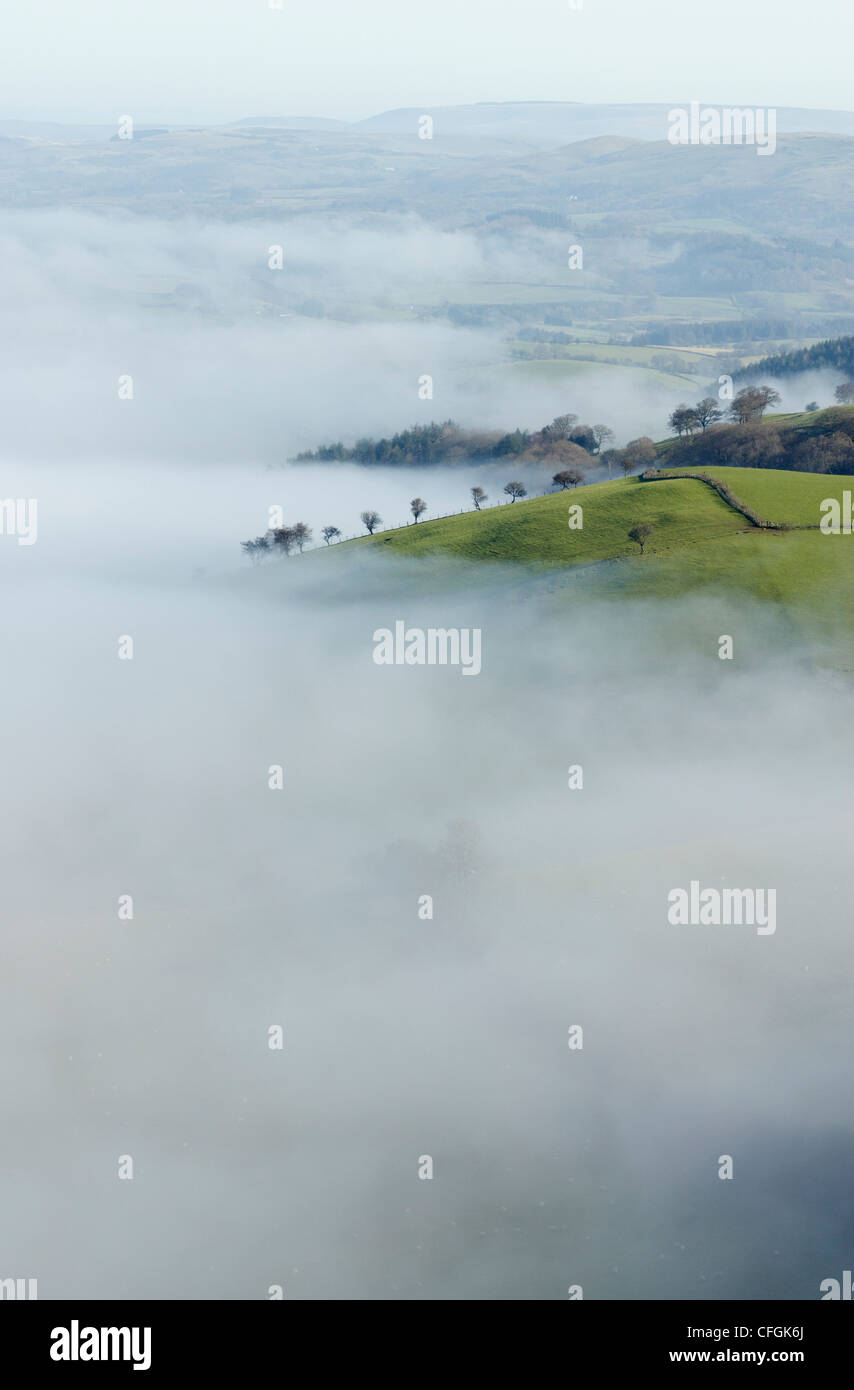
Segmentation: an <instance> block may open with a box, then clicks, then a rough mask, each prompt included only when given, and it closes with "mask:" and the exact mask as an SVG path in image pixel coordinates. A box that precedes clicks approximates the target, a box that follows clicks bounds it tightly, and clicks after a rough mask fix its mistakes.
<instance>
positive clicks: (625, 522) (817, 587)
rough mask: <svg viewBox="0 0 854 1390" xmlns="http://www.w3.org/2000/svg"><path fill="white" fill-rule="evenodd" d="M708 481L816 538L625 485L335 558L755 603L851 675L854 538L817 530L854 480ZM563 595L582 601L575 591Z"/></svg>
mask: <svg viewBox="0 0 854 1390" xmlns="http://www.w3.org/2000/svg"><path fill="white" fill-rule="evenodd" d="M708 471H709V472H710V473H713V474H715V475H716V476H718V477H720V478H721V479H722V481H725V482H727V483H728V484H729V486H730V487H731V488H732V490H733V492H734V493H735V494H736V495H737V496H738V497H739V498H740V500H742V501H744V502H746V503H747V504H748V505H749V506H751V507H752V508H754V509H755V510H756V511H757V512H758V513H759V514H760V515H761V516H763V517H766V518H768V519H770V520H773V521H777V522H780V523H783V524H788V525H792V526H807V527H814V528H816V529H813V530H800V531H773V530H770V531H769V530H760V529H757V528H756V527H754V526H752V525H750V524H749V523H748V522H747V521H746V519H745V518H744V517H742V516H741V515H740V514H739V513H737V512H735V511H733V509H732V508H731V507H730V506H729V505H728V504H727V503H726V502H725V501H724V500H723V499H722V498H721V497H719V496H718V494H717V493H716V492H715V491H714V490H713V489H712V488H710V487H709V486H708V485H707V484H706V483H703V482H701V481H699V480H697V479H693V478H690V477H682V478H679V477H674V478H664V479H661V480H656V481H650V482H642V481H641V480H640V479H639V478H627V479H620V480H619V481H617V482H605V483H595V484H592V485H590V486H587V487H580V488H576V489H574V490H572V491H569V492H558V493H550V494H549V495H548V496H545V497H537V498H532V499H530V500H522V501H518V502H514V503H507V504H505V505H503V506H499V507H492V508H488V509H486V510H484V511H481V512H475V511H471V512H465V513H462V514H460V515H456V516H450V517H444V518H441V519H438V520H435V521H423V522H420V523H419V524H418V525H410V526H405V527H402V528H400V529H399V530H396V531H384V532H382V533H380V534H378V535H376V536H373V537H368V536H365V537H359V538H358V539H356V540H354V541H348V542H345V543H343V544H342V545H341V546H340V547H336V550H338V551H339V552H340V551H348V550H352V549H353V548H364V549H365V550H374V551H377V550H378V551H380V552H381V553H383V554H387V555H400V556H407V557H412V556H424V557H426V556H432V557H439V556H446V557H448V558H449V559H455V560H458V561H477V562H484V561H485V562H492V563H495V564H500V563H502V562H503V563H504V564H512V565H513V566H514V567H520V566H521V567H524V568H525V569H526V570H527V572H528V573H529V574H531V575H534V574H543V573H547V572H549V571H551V572H553V573H554V572H558V573H560V572H562V573H564V574H565V575H567V576H570V575H571V574H572V573H573V572H578V573H579V574H580V573H581V572H584V573H585V574H586V576H587V578H588V579H589V580H591V581H592V584H593V588H592V589H591V586H590V584H587V585H586V588H585V593H590V592H594V591H595V592H597V593H599V594H600V595H601V596H603V597H613V598H622V597H629V596H635V597H642V598H676V597H679V596H680V595H684V594H687V593H696V592H699V591H704V592H707V593H710V594H714V595H716V596H718V597H719V598H721V599H723V600H725V602H726V603H727V604H729V605H730V606H732V605H734V606H735V608H736V609H737V606H738V602H739V600H740V598H741V599H743V598H748V597H749V598H751V599H754V600H760V601H763V602H766V603H772V604H774V605H776V606H777V608H778V610H779V611H780V612H781V613H782V614H783V615H784V616H785V620H786V622H787V623H788V624H789V625H790V627H791V628H792V630H795V631H797V633H798V634H799V636H800V637H802V638H804V639H806V640H807V641H809V642H811V643H815V644H817V645H820V646H822V647H823V648H824V649H825V650H828V649H830V650H833V652H834V657H833V664H835V665H837V666H840V667H845V668H847V669H851V668H852V667H854V538H852V537H850V536H842V535H840V536H826V535H823V534H822V533H821V532H820V531H819V530H818V529H817V527H818V522H819V520H820V513H819V503H820V502H821V500H822V498H824V497H833V496H836V497H840V496H841V494H842V492H843V491H844V490H845V489H846V488H848V489H849V490H850V489H851V486H852V480H851V479H850V478H847V477H841V476H840V477H830V476H827V475H815V474H810V473H789V472H780V471H777V470H771V469H763V470H755V469H745V468H720V469H709V470H708ZM575 505H578V506H581V508H582V514H583V526H582V529H581V530H577V529H570V526H569V524H568V518H569V508H570V507H572V506H575ZM638 522H649V523H651V524H652V525H653V526H654V527H655V530H654V533H653V535H652V537H651V538H650V539H649V541H648V542H647V548H646V554H644V555H641V553H640V550H639V547H638V545H637V544H636V543H635V542H634V541H631V540H630V539H629V536H628V532H629V530H630V529H631V528H632V527H633V526H634V525H636V524H637V523H638ZM566 592H567V594H568V595H570V596H571V595H572V594H573V593H577V592H578V590H577V587H575V586H573V585H572V584H568V586H567V590H566Z"/></svg>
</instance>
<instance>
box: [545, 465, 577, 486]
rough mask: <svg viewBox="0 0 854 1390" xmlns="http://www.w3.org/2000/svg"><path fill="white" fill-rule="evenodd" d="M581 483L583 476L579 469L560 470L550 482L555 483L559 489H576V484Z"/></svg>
mask: <svg viewBox="0 0 854 1390" xmlns="http://www.w3.org/2000/svg"><path fill="white" fill-rule="evenodd" d="M583 481H584V474H583V473H582V471H581V469H580V468H562V469H561V471H560V472H559V473H555V475H554V477H553V478H552V482H553V483H557V485H558V487H561V488H568V487H578V484H579V483H580V482H583Z"/></svg>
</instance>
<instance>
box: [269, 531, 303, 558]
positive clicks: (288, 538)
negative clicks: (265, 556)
mask: <svg viewBox="0 0 854 1390" xmlns="http://www.w3.org/2000/svg"><path fill="white" fill-rule="evenodd" d="M270 539H271V541H272V544H273V550H275V551H276V553H277V554H278V555H290V553H291V551H292V550H293V548H294V546H295V544H296V539H297V538H296V536H295V535H294V528H293V526H277V527H276V528H275V530H273V531H271V532H270Z"/></svg>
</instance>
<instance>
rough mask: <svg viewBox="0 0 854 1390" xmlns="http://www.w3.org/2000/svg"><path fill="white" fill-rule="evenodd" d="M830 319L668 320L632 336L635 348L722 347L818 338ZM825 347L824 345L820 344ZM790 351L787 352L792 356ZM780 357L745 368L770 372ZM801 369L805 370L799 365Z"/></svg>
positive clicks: (843, 325)
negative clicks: (771, 339) (695, 321)
mask: <svg viewBox="0 0 854 1390" xmlns="http://www.w3.org/2000/svg"><path fill="white" fill-rule="evenodd" d="M839 326H840V328H848V327H849V326H850V327H851V328H852V330H854V319H851V320H850V321H849V322H846V323H842V324H840V325H839ZM827 327H828V325H827V322H826V321H824V322H822V323H807V322H805V321H804V320H803V319H798V320H797V321H795V320H794V319H745V320H743V321H739V322H733V320H732V319H725V320H724V321H723V322H716V323H667V324H660V325H658V326H655V325H650V327H649V328H646V329H644V330H643V331H642V332H640V333H635V334H633V335H632V338H631V339H630V346H632V347H658V346H659V345H661V346H663V347H718V346H723V345H725V344H728V343H753V342H757V343H758V342H763V341H767V340H768V339H769V338H814V337H816V336H817V335H818V334H819V333H826V332H827ZM836 341H837V342H846V341H848V340H847V339H845V338H841V339H836ZM819 346H820V347H823V346H824V344H819ZM804 351H808V352H814V351H815V349H814V348H807V349H804ZM789 355H790V354H789V353H786V354H785V356H786V357H788V356H789ZM771 360H775V361H776V360H778V359H776V358H775V359H769V358H767V357H766V358H765V360H764V361H763V362H757V364H756V367H755V368H752V367H750V368H745V373H746V372H748V371H750V372H753V371H757V372H758V371H759V370H760V368H761V370H762V371H763V372H765V373H767V372H768V370H769V365H768V364H769V361H771ZM797 370H798V371H803V370H805V369H804V368H800V367H799V368H797Z"/></svg>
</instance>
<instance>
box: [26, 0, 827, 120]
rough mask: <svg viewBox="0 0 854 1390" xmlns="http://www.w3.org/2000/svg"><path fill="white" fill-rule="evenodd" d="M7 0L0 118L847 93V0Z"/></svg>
mask: <svg viewBox="0 0 854 1390" xmlns="http://www.w3.org/2000/svg"><path fill="white" fill-rule="evenodd" d="M278 4H281V8H280V9H278V8H272V7H271V0H146V3H145V4H132V3H128V0H76V3H75V4H74V5H69V4H68V3H67V0H42V3H40V4H38V5H33V4H31V3H30V0H5V3H4V15H3V45H2V53H0V119H5V120H12V119H21V120H51V121H61V122H78V123H80V122H82V123H90V122H91V123H112V122H113V121H115V120H117V119H118V117H119V116H121V115H123V114H125V113H127V114H131V115H133V116H134V117H135V118H136V119H138V120H142V121H168V122H189V123H193V122H199V123H205V122H210V123H216V122H225V121H230V120H238V119H240V118H241V117H246V116H286V115H313V116H328V117H335V118H338V119H343V120H358V119H362V118H364V117H367V116H370V115H373V114H375V113H376V112H379V111H383V110H388V109H390V108H394V107H397V106H410V105H426V106H429V105H431V104H432V105H449V104H456V103H468V102H477V101H581V102H643V101H673V102H679V103H684V102H686V101H690V100H700V101H705V102H712V103H740V104H751V105H756V106H759V105H767V106H772V105H776V106H803V107H824V108H840V109H849V108H850V106H851V104H852V103H851V76H850V53H851V50H852V40H854V10H852V7H851V6H850V4H848V3H845V0H812V3H811V4H810V5H809V6H808V7H807V6H805V5H804V4H802V3H800V0H752V3H751V4H749V5H745V4H743V2H742V0H716V3H715V4H714V5H710V4H708V3H706V0H683V2H682V3H676V0H526V3H525V4H524V5H520V4H518V3H515V0H513V2H511V0H465V3H464V4H462V5H461V4H460V3H459V0H430V3H429V4H428V5H414V4H405V3H401V0H361V3H359V4H358V5H354V4H353V3H352V0H316V2H315V3H312V4H306V3H305V2H304V0H272V5H278Z"/></svg>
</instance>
